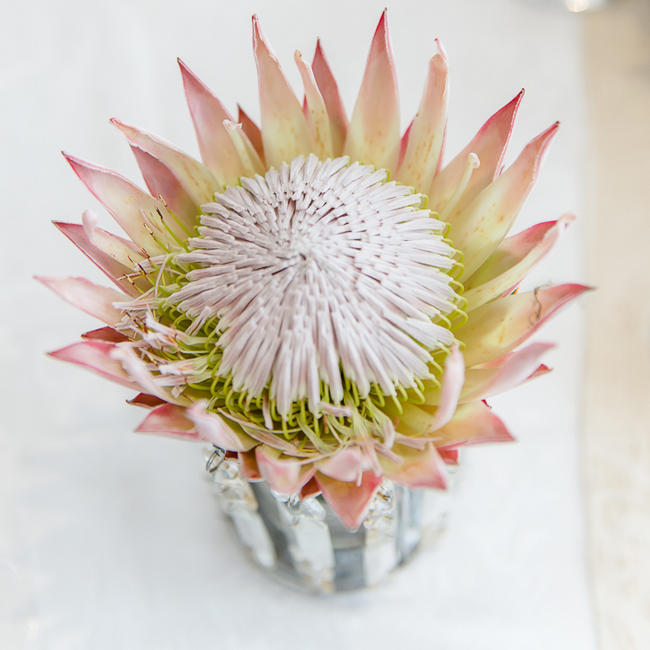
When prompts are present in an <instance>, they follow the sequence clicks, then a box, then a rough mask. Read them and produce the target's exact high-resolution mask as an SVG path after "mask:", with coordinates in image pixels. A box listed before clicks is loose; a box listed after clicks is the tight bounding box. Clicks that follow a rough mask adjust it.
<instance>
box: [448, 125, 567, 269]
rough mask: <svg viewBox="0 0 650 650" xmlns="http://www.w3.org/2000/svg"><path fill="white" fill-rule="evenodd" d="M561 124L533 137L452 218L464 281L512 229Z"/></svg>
mask: <svg viewBox="0 0 650 650" xmlns="http://www.w3.org/2000/svg"><path fill="white" fill-rule="evenodd" d="M558 125H559V123H558V122H556V123H555V124H553V125H552V126H551V127H550V128H548V129H546V131H544V132H543V133H541V134H540V135H538V136H537V137H536V138H535V139H534V140H532V141H531V142H530V143H529V144H528V145H527V146H526V147H525V148H524V150H523V151H522V153H521V154H520V156H519V158H517V160H516V161H515V162H514V163H513V164H512V165H511V166H510V167H509V168H508V169H507V170H506V171H505V172H504V173H503V174H501V176H499V177H498V178H497V179H496V180H495V181H494V182H493V183H492V184H491V185H489V186H488V187H486V188H485V189H484V190H483V191H482V192H481V193H480V194H478V196H477V197H476V198H475V199H474V200H473V201H472V202H471V203H470V204H469V205H468V206H467V207H466V208H464V209H463V210H462V211H461V212H460V213H457V214H456V216H454V217H453V218H451V219H450V229H449V238H450V239H451V240H452V241H453V242H454V246H455V247H456V248H457V249H458V250H460V251H462V252H463V265H464V268H465V270H464V273H463V276H462V278H461V279H462V280H465V279H466V278H469V277H470V276H471V275H472V274H473V273H474V271H476V269H478V268H479V267H480V266H481V264H483V262H485V260H486V259H487V258H488V257H489V256H490V255H491V254H492V253H493V252H494V251H495V249H496V248H497V247H498V245H499V244H500V243H501V241H502V240H503V238H504V237H505V235H506V233H507V232H508V230H510V227H511V226H512V223H513V221H514V219H515V217H516V216H517V214H519V210H520V209H521V207H522V205H523V203H524V201H525V199H526V197H527V196H528V194H529V193H530V190H531V189H532V187H533V185H534V184H535V180H536V178H537V174H538V172H539V167H540V164H541V161H542V157H543V154H544V152H545V151H546V148H547V147H548V145H549V143H550V142H551V140H552V139H553V136H554V135H555V133H556V132H557V129H558Z"/></svg>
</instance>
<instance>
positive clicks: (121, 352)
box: [111, 345, 187, 404]
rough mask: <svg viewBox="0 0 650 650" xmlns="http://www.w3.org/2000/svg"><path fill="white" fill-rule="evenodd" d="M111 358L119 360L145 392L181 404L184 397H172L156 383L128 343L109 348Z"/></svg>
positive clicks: (165, 400) (146, 366) (145, 365)
mask: <svg viewBox="0 0 650 650" xmlns="http://www.w3.org/2000/svg"><path fill="white" fill-rule="evenodd" d="M111 358H112V359H114V360H115V361H117V362H119V363H120V364H121V365H122V368H123V369H124V370H125V371H126V372H127V374H128V375H129V377H130V378H131V380H132V381H133V382H135V384H136V385H137V386H138V387H139V388H140V389H141V390H142V391H143V392H145V393H148V394H150V395H155V396H156V397H159V398H160V399H161V400H163V402H170V403H174V404H181V403H183V402H184V401H187V400H186V399H185V398H178V399H174V398H173V397H172V395H171V393H170V392H169V391H168V390H167V389H165V388H164V387H162V386H159V385H158V384H157V383H156V378H155V377H154V375H153V374H152V373H151V371H150V370H149V367H148V365H147V364H146V363H145V362H144V361H143V360H142V359H141V358H140V357H139V356H138V354H137V353H136V352H135V350H134V349H133V347H132V346H130V345H116V346H114V347H113V349H112V350H111Z"/></svg>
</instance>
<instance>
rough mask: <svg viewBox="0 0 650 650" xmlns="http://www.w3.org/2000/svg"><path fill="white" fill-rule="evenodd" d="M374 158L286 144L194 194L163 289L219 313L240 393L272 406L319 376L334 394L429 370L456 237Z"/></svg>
mask: <svg viewBox="0 0 650 650" xmlns="http://www.w3.org/2000/svg"><path fill="white" fill-rule="evenodd" d="M386 179H387V172H386V171H385V170H375V169H374V168H373V167H370V166H364V165H360V164H358V163H354V164H349V161H348V159H347V158H336V159H334V160H327V161H325V162H323V161H320V160H319V159H318V158H316V157H315V156H313V155H310V156H308V157H302V156H301V157H299V158H296V159H295V160H293V161H292V162H291V163H290V164H289V165H287V164H284V165H282V167H281V169H280V170H279V171H278V170H274V169H272V170H270V171H268V172H267V173H266V174H265V176H264V177H262V176H259V175H257V176H255V177H254V178H242V179H241V187H239V186H237V187H229V188H227V189H226V190H225V191H224V192H223V194H219V195H217V196H216V197H215V202H214V203H209V204H207V205H204V206H202V210H203V214H202V215H201V226H200V227H199V236H198V237H195V238H192V239H190V240H189V244H190V247H191V250H190V252H188V253H183V254H180V255H179V256H178V258H177V259H178V261H179V262H180V263H184V264H197V265H199V267H200V268H195V269H194V270H191V271H189V272H188V273H187V279H188V282H187V284H185V285H184V286H183V287H182V288H181V289H179V290H178V291H177V292H176V293H174V294H173V295H172V296H171V298H170V300H171V302H172V303H174V304H177V305H178V306H179V308H180V309H181V310H182V311H184V312H185V313H187V314H188V315H189V316H190V317H191V318H193V319H194V323H193V326H192V330H197V329H199V328H200V327H202V326H203V325H204V324H205V322H206V321H207V320H208V319H210V318H212V317H215V316H216V317H218V319H219V320H218V329H219V332H220V335H219V338H218V341H217V345H218V346H220V347H221V348H222V351H223V356H222V358H221V361H220V365H219V369H218V372H219V374H221V375H226V374H228V373H232V381H233V388H234V389H235V390H237V391H243V392H246V393H248V394H250V395H252V396H257V395H259V394H260V393H261V392H262V391H263V390H264V388H265V387H268V388H269V396H270V398H271V399H273V400H275V402H276V404H277V409H278V412H279V413H280V414H282V415H284V414H286V413H288V411H289V409H290V407H291V404H292V403H293V402H295V401H297V400H301V399H304V398H307V399H308V404H309V409H310V410H311V411H312V412H313V413H318V410H319V404H320V402H321V399H322V394H321V388H322V385H323V384H325V385H327V387H328V390H329V397H330V401H331V402H333V403H340V402H341V401H342V400H343V398H344V392H345V391H344V389H345V379H344V376H345V377H347V379H349V380H350V381H352V382H354V383H355V385H356V388H357V390H358V392H359V395H360V396H361V397H365V396H366V395H368V393H369V391H370V389H371V385H372V384H376V385H377V386H378V387H379V388H380V389H381V391H382V393H384V394H385V395H394V394H395V393H396V389H395V386H396V384H398V383H399V384H401V385H402V386H405V387H409V386H413V385H414V379H415V378H416V377H417V378H428V377H430V376H431V373H430V369H429V363H430V361H431V359H432V358H431V352H432V351H435V350H436V349H439V348H441V347H442V346H448V345H450V344H451V343H452V341H453V335H452V334H451V333H450V332H449V330H448V329H447V328H446V327H445V325H444V324H437V323H435V322H434V320H435V319H436V317H438V316H441V315H444V314H448V313H449V312H451V311H452V310H453V309H454V301H455V299H456V294H455V292H454V290H453V288H452V287H451V286H450V281H451V278H450V275H449V271H450V270H451V269H452V268H453V266H454V264H455V262H454V260H453V256H454V254H455V251H454V249H453V248H452V247H450V246H449V245H448V244H447V243H446V242H445V241H444V240H443V235H444V233H443V231H444V227H445V226H444V224H443V223H442V222H441V221H438V220H437V219H435V218H434V217H433V216H432V214H431V212H430V211H429V210H426V209H422V208H421V202H422V196H421V195H419V194H416V193H414V192H413V190H412V189H411V188H409V187H405V186H403V185H399V184H397V183H395V182H386Z"/></svg>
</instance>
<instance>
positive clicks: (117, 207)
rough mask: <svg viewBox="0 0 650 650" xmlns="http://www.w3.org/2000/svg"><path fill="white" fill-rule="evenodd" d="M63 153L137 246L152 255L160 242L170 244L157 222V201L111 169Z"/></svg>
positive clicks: (166, 234)
mask: <svg viewBox="0 0 650 650" xmlns="http://www.w3.org/2000/svg"><path fill="white" fill-rule="evenodd" d="M63 155H64V156H65V158H66V160H67V161H68V163H70V166H71V167H72V169H73V170H74V171H75V173H76V174H77V176H78V177H79V178H80V179H81V181H82V182H83V183H84V185H85V186H86V187H87V188H88V189H89V190H90V192H91V194H92V195H93V196H94V197H95V198H96V199H97V200H98V201H99V202H100V203H101V204H102V205H103V206H104V207H105V208H106V209H107V210H108V211H109V213H110V214H111V216H112V217H113V218H114V219H115V221H117V223H118V224H119V225H120V226H121V227H122V229H123V230H124V232H126V234H127V235H128V236H129V237H130V238H131V239H132V240H133V241H134V242H135V243H136V244H137V245H138V246H140V247H142V248H143V249H144V250H145V251H147V252H149V253H151V254H153V255H155V254H158V253H161V252H162V251H163V248H162V247H161V245H160V243H162V244H164V245H171V244H173V239H172V238H171V237H170V235H169V233H167V232H166V231H165V230H164V229H163V228H162V227H161V226H160V225H159V224H160V217H159V214H158V210H160V211H161V213H163V214H164V213H165V212H166V210H165V206H164V204H163V203H162V202H161V201H159V200H158V199H154V198H153V197H151V196H149V195H148V194H147V193H146V192H143V191H142V190H141V189H139V188H137V187H136V186H135V185H133V184H132V183H130V182H129V181H127V180H126V178H124V177H123V176H120V175H119V174H117V173H115V172H112V171H110V170H108V169H104V168H103V167H98V166H97V165H91V164H90V163H86V162H84V161H83V160H80V159H79V158H75V157H74V156H69V155H67V154H63Z"/></svg>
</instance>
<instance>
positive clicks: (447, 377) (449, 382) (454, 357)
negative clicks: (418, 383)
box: [428, 343, 465, 431]
mask: <svg viewBox="0 0 650 650" xmlns="http://www.w3.org/2000/svg"><path fill="white" fill-rule="evenodd" d="M464 382H465V361H464V359H463V354H462V352H461V351H460V348H459V347H458V344H457V343H455V344H454V345H453V347H452V348H451V351H450V352H449V354H448V355H447V359H446V360H445V368H444V372H443V375H442V386H441V387H440V402H439V405H438V409H437V410H436V414H435V416H434V418H433V421H432V422H431V424H430V425H429V429H428V430H429V431H435V430H436V429H438V428H440V427H442V426H444V425H445V424H447V422H449V420H450V419H451V417H452V416H453V415H454V413H455V411H456V406H457V404H458V398H459V397H460V393H461V390H462V388H463V383H464Z"/></svg>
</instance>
